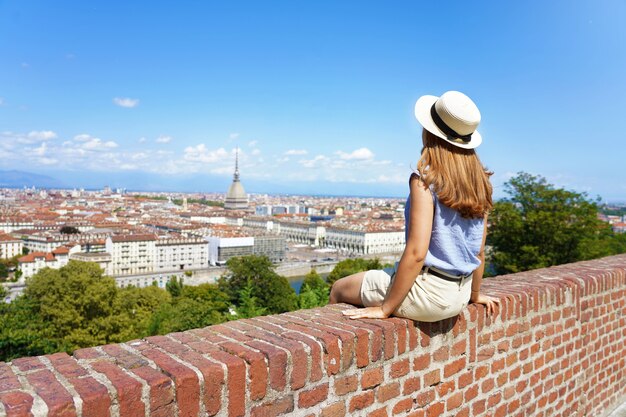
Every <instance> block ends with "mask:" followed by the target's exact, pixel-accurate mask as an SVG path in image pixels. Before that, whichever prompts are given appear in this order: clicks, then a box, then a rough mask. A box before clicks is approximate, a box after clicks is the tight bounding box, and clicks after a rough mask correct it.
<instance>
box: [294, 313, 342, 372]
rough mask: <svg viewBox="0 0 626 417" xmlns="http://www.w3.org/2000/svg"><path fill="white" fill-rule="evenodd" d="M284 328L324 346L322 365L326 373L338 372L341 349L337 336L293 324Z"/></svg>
mask: <svg viewBox="0 0 626 417" xmlns="http://www.w3.org/2000/svg"><path fill="white" fill-rule="evenodd" d="M285 327H287V328H289V329H291V330H294V331H296V332H301V333H305V334H307V335H310V336H313V337H315V338H316V339H317V340H319V341H321V342H322V344H323V345H324V351H325V355H324V365H325V368H326V371H327V372H328V374H330V375H334V374H336V373H338V372H339V370H340V369H341V349H340V348H339V340H340V338H339V337H338V336H337V335H335V334H331V333H328V332H323V331H320V330H318V329H315V328H311V327H308V326H305V325H299V324H295V323H288V324H286V325H285Z"/></svg>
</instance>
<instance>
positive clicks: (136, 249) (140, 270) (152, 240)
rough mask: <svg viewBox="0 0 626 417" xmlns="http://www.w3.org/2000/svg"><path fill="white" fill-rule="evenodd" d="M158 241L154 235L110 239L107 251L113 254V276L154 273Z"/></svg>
mask: <svg viewBox="0 0 626 417" xmlns="http://www.w3.org/2000/svg"><path fill="white" fill-rule="evenodd" d="M156 240H157V238H156V235H154V234H135V235H118V236H111V237H108V238H107V240H106V251H107V252H108V253H110V254H111V267H110V272H111V274H112V275H115V276H119V275H134V274H146V273H149V272H152V271H153V270H154V266H155V262H154V253H155V247H156Z"/></svg>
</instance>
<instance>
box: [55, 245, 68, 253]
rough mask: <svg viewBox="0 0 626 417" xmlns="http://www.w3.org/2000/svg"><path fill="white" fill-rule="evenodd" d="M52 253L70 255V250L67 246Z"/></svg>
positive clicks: (60, 247)
mask: <svg viewBox="0 0 626 417" xmlns="http://www.w3.org/2000/svg"><path fill="white" fill-rule="evenodd" d="M52 253H53V254H54V255H67V254H68V253H70V250H69V249H68V248H66V247H65V246H59V247H58V248H56V249H54V250H53V251H52Z"/></svg>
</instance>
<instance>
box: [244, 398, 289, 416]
mask: <svg viewBox="0 0 626 417" xmlns="http://www.w3.org/2000/svg"><path fill="white" fill-rule="evenodd" d="M293 408H294V407H293V395H291V394H289V395H287V396H286V397H283V398H279V399H275V400H272V401H268V402H266V403H263V404H261V405H257V406H256V407H253V408H252V410H251V413H250V416H251V417H275V416H278V415H281V414H286V413H291V412H292V411H293Z"/></svg>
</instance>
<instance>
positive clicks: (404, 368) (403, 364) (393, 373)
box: [389, 358, 410, 378]
mask: <svg viewBox="0 0 626 417" xmlns="http://www.w3.org/2000/svg"><path fill="white" fill-rule="evenodd" d="M409 370H410V363H409V359H408V358H407V359H403V360H401V361H398V362H395V363H393V364H391V370H390V371H389V376H390V377H391V378H400V377H402V376H404V375H406V374H408V373H409Z"/></svg>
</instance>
